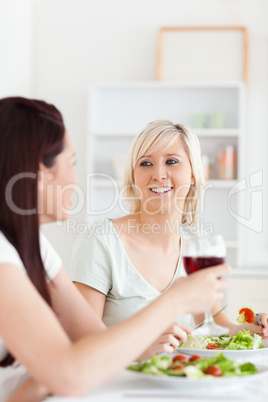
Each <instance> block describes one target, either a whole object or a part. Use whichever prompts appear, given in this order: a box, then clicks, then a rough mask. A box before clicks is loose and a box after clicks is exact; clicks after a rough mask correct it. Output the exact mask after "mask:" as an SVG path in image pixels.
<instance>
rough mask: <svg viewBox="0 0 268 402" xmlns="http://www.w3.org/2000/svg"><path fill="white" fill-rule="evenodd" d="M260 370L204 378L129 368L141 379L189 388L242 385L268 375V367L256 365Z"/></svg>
mask: <svg viewBox="0 0 268 402" xmlns="http://www.w3.org/2000/svg"><path fill="white" fill-rule="evenodd" d="M256 367H257V368H258V370H259V372H258V373H257V374H252V375H245V376H241V377H203V378H190V377H179V376H178V377H175V376H167V375H155V374H145V373H142V372H139V371H132V370H128V371H129V372H131V373H133V374H134V375H137V376H138V377H139V378H140V379H146V380H152V381H155V382H157V383H158V384H159V385H164V386H168V387H178V388H179V389H181V388H182V387H183V388H184V387H187V388H188V389H189V390H192V389H195V390H196V387H198V388H207V387H208V385H209V388H210V387H211V386H212V387H219V389H220V387H221V386H224V387H226V386H228V387H229V386H235V387H237V386H238V385H241V382H243V383H247V382H248V381H256V380H261V379H263V378H264V377H265V376H268V367H265V366H260V365H256Z"/></svg>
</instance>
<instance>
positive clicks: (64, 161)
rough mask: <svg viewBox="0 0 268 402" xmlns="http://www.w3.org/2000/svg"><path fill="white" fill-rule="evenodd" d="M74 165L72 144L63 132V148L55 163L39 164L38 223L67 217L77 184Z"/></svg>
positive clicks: (61, 219)
mask: <svg viewBox="0 0 268 402" xmlns="http://www.w3.org/2000/svg"><path fill="white" fill-rule="evenodd" d="M74 165H75V152H74V148H73V144H72V142H71V139H70V137H69V135H68V133H65V140H64V149H63V151H62V152H61V153H60V154H59V155H58V156H57V158H56V161H55V164H54V165H53V166H52V167H51V168H48V167H46V166H44V165H43V164H41V165H40V180H39V214H40V223H48V222H55V221H64V220H66V219H67V218H68V216H69V209H70V207H71V197H72V195H73V192H74V189H75V187H76V184H77V175H76V173H75V171H74Z"/></svg>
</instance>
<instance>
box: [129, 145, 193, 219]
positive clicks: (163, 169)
mask: <svg viewBox="0 0 268 402" xmlns="http://www.w3.org/2000/svg"><path fill="white" fill-rule="evenodd" d="M134 181H135V186H136V192H137V195H138V197H139V198H140V201H141V209H142V210H143V211H145V212H148V213H158V212H161V213H169V212H170V213H172V212H173V211H174V209H175V210H176V211H177V212H179V213H180V214H182V213H183V207H184V201H185V197H186V196H187V194H188V192H189V189H190V186H191V184H194V182H195V179H194V177H193V175H192V169H191V164H190V160H189V157H188V155H187V153H186V151H185V147H184V144H183V143H182V141H181V140H180V139H179V138H178V139H177V140H176V141H174V142H173V144H172V145H170V146H169V147H167V148H165V149H164V150H160V151H158V152H153V153H149V154H148V155H144V156H142V157H141V158H140V159H139V160H138V161H137V163H136V166H135V168H134Z"/></svg>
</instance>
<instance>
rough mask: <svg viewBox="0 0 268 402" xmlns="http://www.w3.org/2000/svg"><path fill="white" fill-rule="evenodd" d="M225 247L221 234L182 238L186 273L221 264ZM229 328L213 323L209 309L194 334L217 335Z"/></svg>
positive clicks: (224, 254) (227, 330) (226, 331)
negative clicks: (202, 323)
mask: <svg viewBox="0 0 268 402" xmlns="http://www.w3.org/2000/svg"><path fill="white" fill-rule="evenodd" d="M225 256H226V248H225V244H224V240H223V238H222V236H220V235H215V236H193V237H190V238H187V239H185V240H184V242H183V245H182V257H183V263H184V267H185V271H186V272H187V274H188V275H190V274H193V273H194V272H196V271H200V270H201V269H206V268H209V267H213V266H215V265H219V264H223V263H224V261H225ZM219 279H220V278H219ZM228 332H229V328H225V327H222V326H220V325H218V324H216V323H215V321H214V319H213V316H212V314H211V311H206V312H205V321H204V325H203V326H201V327H199V328H197V329H195V330H194V331H193V332H192V335H195V336H219V335H222V334H224V333H228Z"/></svg>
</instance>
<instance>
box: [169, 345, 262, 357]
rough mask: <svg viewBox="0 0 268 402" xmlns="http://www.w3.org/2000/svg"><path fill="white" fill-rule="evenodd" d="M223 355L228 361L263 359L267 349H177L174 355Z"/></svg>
mask: <svg viewBox="0 0 268 402" xmlns="http://www.w3.org/2000/svg"><path fill="white" fill-rule="evenodd" d="M219 352H220V353H223V355H224V356H225V357H227V358H228V359H231V360H234V359H255V358H259V357H264V355H265V354H267V357H268V348H263V349H248V350H227V349H192V348H191V349H190V348H178V349H177V350H176V354H178V353H184V354H186V355H200V356H202V357H214V356H216V354H217V353H219Z"/></svg>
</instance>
